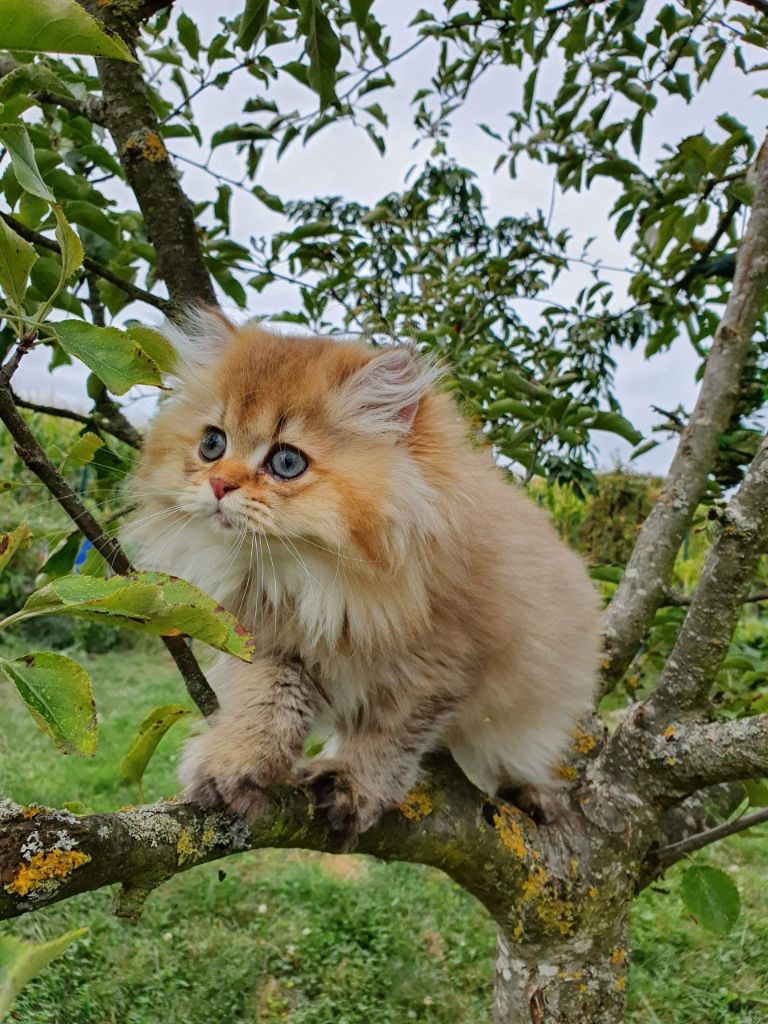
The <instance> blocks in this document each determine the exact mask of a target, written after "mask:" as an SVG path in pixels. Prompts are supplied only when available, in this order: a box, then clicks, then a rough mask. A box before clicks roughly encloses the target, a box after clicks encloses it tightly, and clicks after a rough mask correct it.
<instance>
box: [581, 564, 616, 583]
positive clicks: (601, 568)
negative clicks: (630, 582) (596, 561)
mask: <svg viewBox="0 0 768 1024" xmlns="http://www.w3.org/2000/svg"><path fill="white" fill-rule="evenodd" d="M589 575H590V576H591V577H592V579H593V580H600V581H601V583H619V582H621V577H622V576H623V575H624V567H623V566H621V565H590V567H589Z"/></svg>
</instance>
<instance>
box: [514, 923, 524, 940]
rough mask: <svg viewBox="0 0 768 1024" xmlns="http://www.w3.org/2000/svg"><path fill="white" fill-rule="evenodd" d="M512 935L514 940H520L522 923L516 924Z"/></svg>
mask: <svg viewBox="0 0 768 1024" xmlns="http://www.w3.org/2000/svg"><path fill="white" fill-rule="evenodd" d="M512 934H513V935H514V937H515V938H516V939H519V938H522V935H523V925H522V922H518V923H517V924H516V925H515V927H514V928H513V929H512Z"/></svg>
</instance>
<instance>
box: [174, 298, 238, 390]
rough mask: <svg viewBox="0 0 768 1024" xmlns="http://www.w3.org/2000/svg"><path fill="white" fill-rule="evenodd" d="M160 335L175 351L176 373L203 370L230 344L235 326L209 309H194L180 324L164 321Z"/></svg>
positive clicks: (202, 307)
mask: <svg viewBox="0 0 768 1024" xmlns="http://www.w3.org/2000/svg"><path fill="white" fill-rule="evenodd" d="M162 332H163V334H164V335H165V336H166V338H167V339H168V341H170V343H171V345H173V347H174V348H175V349H176V353H177V356H178V360H177V368H176V372H177V374H178V375H179V376H183V374H184V370H185V368H189V369H204V368H205V367H208V366H211V365H213V364H214V363H216V362H217V361H218V360H219V359H220V358H221V356H222V354H223V352H224V350H225V349H226V348H227V346H228V345H229V343H230V342H231V341H232V338H233V337H234V333H235V325H234V324H233V323H232V322H231V321H230V320H228V319H227V318H226V317H225V316H224V314H223V313H220V312H219V310H218V309H214V308H213V306H196V307H194V308H192V309H190V310H189V311H188V312H187V313H186V314H185V315H184V316H183V317H182V319H181V320H178V321H170V320H167V321H166V322H165V324H164V325H163V327H162Z"/></svg>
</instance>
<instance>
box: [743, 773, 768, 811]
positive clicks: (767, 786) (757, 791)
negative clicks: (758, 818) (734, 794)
mask: <svg viewBox="0 0 768 1024" xmlns="http://www.w3.org/2000/svg"><path fill="white" fill-rule="evenodd" d="M742 785H743V786H744V792H745V793H746V794H747V800H749V806H750V807H768V783H766V780H765V779H750V780H748V781H747V782H743V783H742Z"/></svg>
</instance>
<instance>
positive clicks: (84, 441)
mask: <svg viewBox="0 0 768 1024" xmlns="http://www.w3.org/2000/svg"><path fill="white" fill-rule="evenodd" d="M103 447H104V442H103V441H102V439H101V438H100V437H98V436H97V435H96V434H92V433H91V432H90V431H89V430H87V431H86V432H85V433H84V434H82V435H81V436H80V437H78V439H77V441H75V443H74V444H73V445H72V447H71V448H70V449H69V451H68V452H67V457H66V458H65V459H64V462H63V463H62V466H61V470H62V472H66V471H67V470H70V469H75V468H76V467H78V466H87V465H88V463H89V462H93V457H94V455H95V454H96V452H97V451H98V450H99V448H103Z"/></svg>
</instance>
